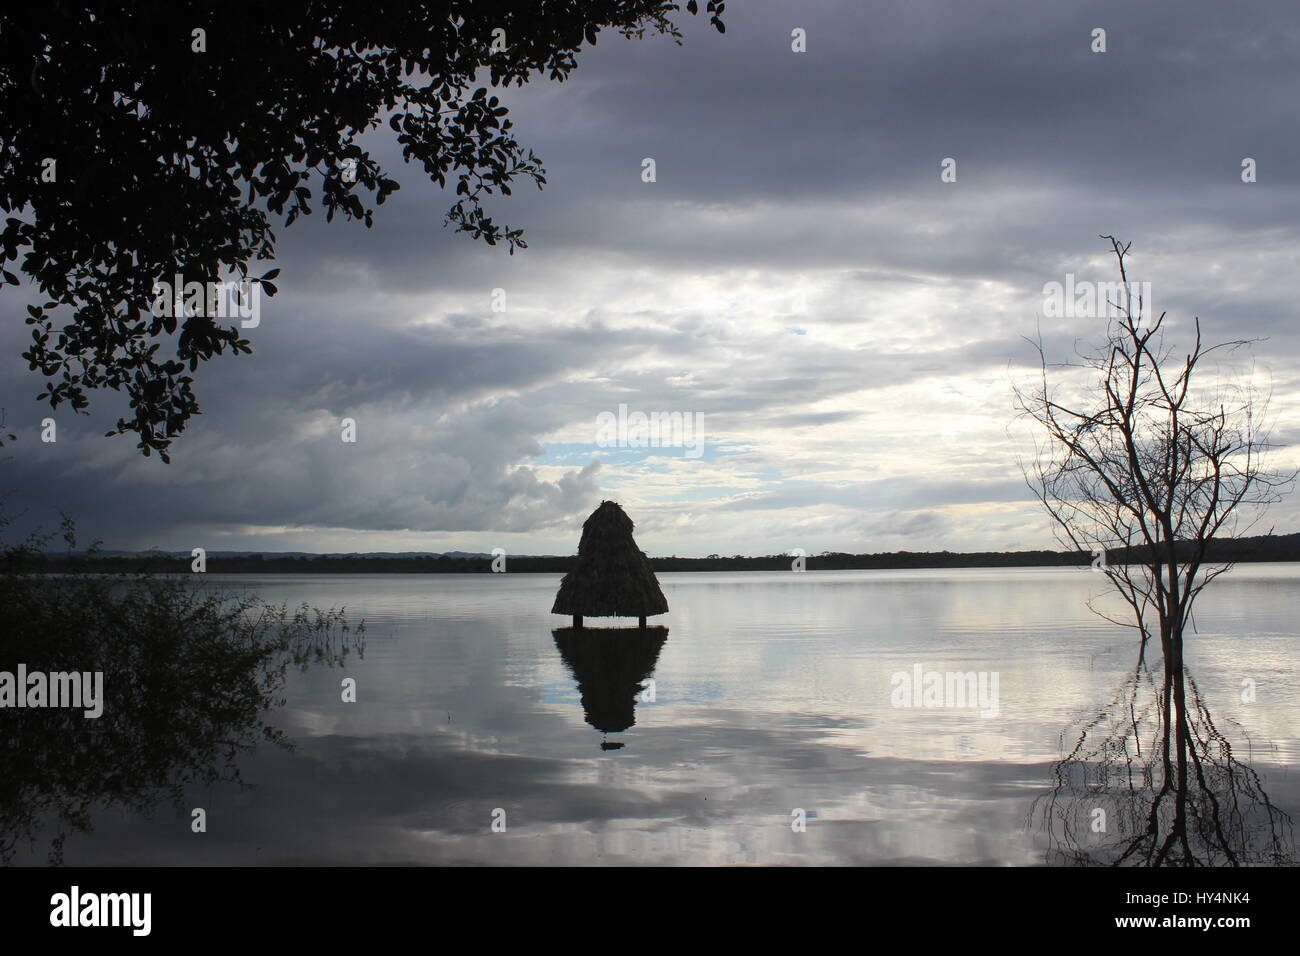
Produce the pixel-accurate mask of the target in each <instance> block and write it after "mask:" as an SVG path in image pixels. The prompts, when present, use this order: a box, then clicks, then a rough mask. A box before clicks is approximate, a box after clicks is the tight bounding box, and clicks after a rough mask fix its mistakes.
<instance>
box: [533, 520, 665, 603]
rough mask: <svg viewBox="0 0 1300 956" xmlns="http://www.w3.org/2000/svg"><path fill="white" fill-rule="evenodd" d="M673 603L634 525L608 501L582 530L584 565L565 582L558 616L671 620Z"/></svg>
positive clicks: (559, 595) (580, 555) (580, 554)
mask: <svg viewBox="0 0 1300 956" xmlns="http://www.w3.org/2000/svg"><path fill="white" fill-rule="evenodd" d="M667 612H668V601H667V599H666V598H665V597H664V592H663V591H661V590H660V589H659V581H658V580H657V579H656V578H655V573H654V571H653V570H651V568H650V562H649V561H648V560H647V559H646V556H645V555H644V554H642V553H641V549H640V548H638V547H637V546H636V541H635V540H633V538H632V519H631V518H629V517H628V516H627V513H626V512H624V511H623V509H622V508H620V507H619V506H618V505H617V504H615V503H614V502H612V501H602V502H601V503H600V507H599V508H597V509H596V510H595V511H593V512H592V513H591V517H589V518H588V519H587V520H586V521H585V522H584V523H583V525H582V540H581V541H580V542H579V543H578V563H577V565H576V566H575V567H574V569H573V570H572V571H570V572H569V573H568V574H566V575H565V576H564V580H563V581H561V582H560V590H559V592H558V593H557V594H556V595H555V606H554V607H552V608H551V613H552V614H581V615H582V616H584V617H642V616H647V617H648V616H649V615H652V614H666V613H667Z"/></svg>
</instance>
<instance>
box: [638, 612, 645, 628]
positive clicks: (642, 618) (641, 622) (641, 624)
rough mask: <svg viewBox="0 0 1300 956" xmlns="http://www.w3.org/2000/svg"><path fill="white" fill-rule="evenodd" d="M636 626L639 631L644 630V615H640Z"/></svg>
mask: <svg viewBox="0 0 1300 956" xmlns="http://www.w3.org/2000/svg"><path fill="white" fill-rule="evenodd" d="M638 626H639V627H640V628H641V630H643V631H644V630H645V615H644V614H642V615H641V620H640V622H639V624H638Z"/></svg>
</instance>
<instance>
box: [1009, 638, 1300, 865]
mask: <svg viewBox="0 0 1300 956" xmlns="http://www.w3.org/2000/svg"><path fill="white" fill-rule="evenodd" d="M1175 683H1177V684H1181V685H1182V686H1181V687H1178V686H1174V685H1175ZM1242 739H1243V740H1246V741H1247V744H1248V743H1249V741H1248V739H1247V738H1245V735H1244V732H1243V733H1242ZM1035 815H1039V816H1041V818H1042V825H1043V828H1044V830H1045V832H1046V834H1047V836H1048V839H1049V844H1050V848H1049V850H1048V862H1049V863H1054V864H1057V865H1075V866H1144V867H1160V866H1286V865H1291V864H1292V863H1293V861H1294V855H1295V853H1294V850H1295V848H1294V835H1293V830H1292V821H1291V818H1290V817H1289V816H1288V815H1287V814H1286V813H1284V812H1283V811H1282V810H1280V809H1278V808H1277V807H1276V806H1274V805H1273V803H1272V801H1271V800H1270V799H1269V796H1268V794H1267V793H1266V792H1265V790H1264V786H1263V781H1262V779H1261V777H1260V775H1259V773H1257V772H1256V771H1255V770H1254V769H1252V767H1251V766H1249V764H1247V763H1243V762H1242V761H1241V760H1240V759H1238V757H1237V753H1236V751H1235V749H1234V746H1233V744H1232V742H1230V741H1229V739H1228V738H1227V737H1226V736H1225V735H1224V733H1223V732H1222V731H1221V730H1220V728H1219V727H1218V725H1217V724H1216V723H1215V721H1214V718H1213V717H1212V716H1211V714H1210V711H1209V708H1208V707H1207V706H1206V704H1205V701H1204V700H1203V698H1202V697H1201V694H1200V691H1199V690H1198V688H1197V686H1196V682H1195V680H1193V678H1192V676H1191V675H1190V674H1188V673H1186V671H1185V669H1183V668H1181V667H1180V668H1179V669H1178V670H1177V671H1176V672H1172V673H1171V672H1168V671H1166V674H1165V675H1161V679H1160V682H1159V684H1157V681H1156V678H1155V677H1153V675H1152V673H1151V671H1150V669H1149V668H1148V667H1147V666H1146V663H1145V660H1139V662H1138V664H1137V666H1136V667H1135V668H1134V670H1133V671H1132V672H1131V673H1130V674H1129V676H1128V678H1127V679H1126V680H1125V682H1124V684H1123V685H1122V686H1121V688H1120V689H1119V691H1118V692H1117V693H1116V694H1115V696H1114V697H1113V698H1112V699H1111V700H1110V702H1109V703H1108V704H1107V705H1106V706H1105V707H1103V708H1102V710H1101V711H1100V712H1099V713H1098V714H1097V715H1096V717H1094V718H1093V719H1092V720H1090V721H1089V722H1088V723H1087V724H1086V725H1085V726H1084V727H1083V729H1082V730H1081V731H1080V733H1079V736H1078V739H1077V741H1076V742H1075V745H1074V747H1073V749H1072V750H1071V751H1070V753H1069V754H1068V755H1067V756H1066V757H1065V758H1064V759H1063V760H1061V761H1060V762H1059V763H1058V764H1057V765H1056V767H1055V784H1054V786H1053V787H1052V790H1051V791H1050V792H1049V793H1047V794H1045V795H1044V796H1042V797H1040V798H1039V799H1038V800H1036V801H1035V802H1034V807H1033V809H1032V810H1031V812H1030V816H1031V819H1032V818H1033V817H1034V816H1035Z"/></svg>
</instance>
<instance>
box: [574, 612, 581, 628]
mask: <svg viewBox="0 0 1300 956" xmlns="http://www.w3.org/2000/svg"><path fill="white" fill-rule="evenodd" d="M573 626H574V627H582V615H581V614H575V615H573Z"/></svg>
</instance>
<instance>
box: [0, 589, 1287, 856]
mask: <svg viewBox="0 0 1300 956" xmlns="http://www.w3.org/2000/svg"><path fill="white" fill-rule="evenodd" d="M208 577H209V583H217V582H219V583H220V586H222V587H230V588H236V589H240V588H247V589H249V590H253V591H256V592H258V593H259V594H261V595H262V596H263V597H265V598H267V599H269V600H271V601H274V602H276V603H281V602H283V603H287V604H289V605H291V606H294V605H298V604H300V603H302V602H307V603H308V604H311V605H314V606H320V607H331V606H333V607H338V606H341V605H345V606H346V607H347V612H348V617H349V619H350V620H351V621H353V622H356V621H358V620H361V619H364V620H365V623H366V635H365V647H364V656H363V657H361V658H355V657H354V658H351V659H349V660H348V661H347V662H346V664H345V665H344V666H342V667H334V668H330V667H326V666H312V667H309V668H308V669H307V670H305V671H298V670H292V671H291V672H290V674H289V678H288V683H287V685H286V688H285V692H284V694H283V697H284V704H283V706H279V707H276V708H274V709H273V710H272V711H271V712H270V713H269V715H268V720H269V721H270V722H271V723H272V724H273V725H274V726H276V727H279V728H282V729H283V730H284V731H285V733H286V734H287V737H288V740H289V742H290V744H291V747H290V748H285V747H281V746H275V745H271V744H262V745H259V746H257V747H256V748H255V749H254V750H252V751H251V752H249V753H247V754H245V755H243V756H242V757H240V758H239V759H238V769H239V772H240V774H241V776H242V778H243V781H244V786H242V787H241V786H238V785H236V784H233V783H221V784H217V785H203V786H194V787H191V788H189V789H188V790H187V791H186V792H185V793H184V797H183V801H182V802H183V804H184V806H185V807H186V808H193V807H202V808H204V810H205V811H206V814H207V832H206V833H201V834H196V833H192V832H191V827H190V820H191V817H190V813H189V812H188V809H186V810H184V811H183V812H181V811H178V809H177V808H176V807H174V806H173V805H171V804H170V803H168V802H167V801H160V802H159V804H158V805H157V807H156V808H155V809H154V810H153V811H152V812H151V813H141V812H139V811H126V810H123V809H121V808H120V807H113V806H110V807H107V808H97V809H95V810H94V811H93V812H92V813H91V816H90V821H91V829H90V830H89V831H88V832H83V833H77V832H73V833H70V834H69V835H68V837H67V840H66V843H65V845H64V859H65V861H66V862H67V863H68V864H164V865H173V864H174V865H203V864H339V863H342V864H380V863H382V864H406V863H415V864H420V863H469V864H593V863H600V864H657V863H674V864H795V865H807V864H934V863H942V864H1031V865H1034V864H1042V863H1044V862H1049V861H1050V860H1049V857H1048V856H1047V854H1048V851H1049V850H1050V848H1051V840H1050V839H1049V837H1048V836H1047V835H1046V834H1045V833H1044V830H1043V827H1042V826H1041V825H1040V824H1039V823H1038V822H1037V821H1036V820H1035V816H1034V813H1033V809H1034V806H1035V803H1034V801H1035V799H1036V798H1041V797H1042V795H1043V794H1044V793H1046V792H1047V790H1048V789H1049V785H1050V784H1051V782H1052V779H1053V764H1054V763H1055V761H1057V760H1058V759H1059V758H1060V757H1062V756H1063V754H1064V753H1065V752H1066V751H1068V749H1069V748H1070V746H1072V744H1073V741H1074V739H1075V737H1076V736H1077V734H1078V731H1079V728H1080V727H1081V725H1082V723H1083V722H1084V721H1085V720H1087V719H1089V718H1091V717H1095V716H1097V715H1098V713H1099V712H1100V710H1101V708H1102V707H1103V705H1105V704H1106V702H1107V701H1109V700H1110V699H1111V698H1112V697H1113V696H1114V695H1115V693H1116V691H1117V690H1118V689H1119V688H1120V687H1121V685H1122V684H1123V682H1124V679H1125V676H1126V674H1127V673H1128V672H1129V671H1130V670H1131V669H1132V666H1133V662H1134V657H1135V642H1134V638H1133V635H1132V632H1130V631H1128V630H1125V629H1123V628H1120V627H1116V626H1115V625H1112V624H1108V623H1106V622H1104V621H1102V620H1101V619H1099V618H1098V617H1096V616H1095V615H1093V614H1092V613H1091V612H1090V611H1089V610H1088V609H1087V607H1086V606H1085V602H1086V601H1087V600H1088V599H1089V597H1090V595H1094V594H1100V593H1102V592H1103V590H1104V581H1103V580H1102V578H1101V576H1100V575H1094V574H1090V573H1089V572H1088V571H1087V570H1086V569H1038V568H1030V569H1024V568H1015V569H961V570H924V571H851V572H817V571H809V572H807V573H803V574H795V573H790V572H786V573H721V574H711V573H676V574H663V575H661V576H660V581H661V584H662V586H663V590H664V592H665V594H666V595H667V597H668V601H669V605H670V606H671V607H672V611H671V613H670V614H668V615H665V616H664V617H662V618H659V619H656V621H657V622H659V623H662V624H664V625H665V626H666V627H667V628H668V629H669V630H668V633H667V636H666V639H665V640H663V641H662V643H661V644H660V642H659V638H660V637H662V634H661V633H657V632H651V633H650V634H649V635H648V636H646V637H642V636H639V635H636V634H635V632H632V634H631V635H629V636H626V639H625V638H624V637H613V636H610V635H590V636H588V637H587V638H586V643H583V641H582V640H581V639H577V638H567V637H565V635H564V634H561V639H560V640H559V641H557V638H556V637H555V635H553V633H552V631H553V629H554V628H557V627H560V626H562V625H565V624H567V621H566V620H565V619H563V618H559V617H556V616H552V615H551V614H549V613H548V611H549V609H550V605H551V601H552V599H553V597H554V594H555V590H556V587H557V585H558V582H559V576H558V575H517V574H480V575H425V576H422V575H396V574H393V575H314V576H302V577H293V576H285V575H266V576H260V577H251V576H217V575H209V576H208ZM1298 607H1300V566H1296V565H1244V566H1241V567H1238V568H1236V569H1235V570H1234V571H1232V572H1231V573H1230V574H1229V575H1227V576H1225V577H1223V578H1220V579H1219V580H1218V581H1217V582H1216V583H1215V584H1213V585H1211V587H1210V588H1209V589H1208V590H1207V591H1206V592H1205V594H1204V595H1203V596H1202V598H1201V601H1200V603H1199V604H1198V610H1197V614H1196V627H1197V633H1196V634H1194V635H1190V636H1189V638H1188V667H1189V671H1190V673H1191V674H1192V675H1193V677H1194V678H1195V681H1196V683H1197V686H1198V687H1199V690H1200V693H1201V695H1202V697H1203V703H1204V705H1205V706H1206V707H1207V708H1208V710H1209V711H1211V712H1212V713H1213V717H1214V721H1215V723H1216V725H1217V726H1218V728H1219V730H1221V731H1222V732H1223V733H1224V735H1225V736H1227V737H1228V738H1229V739H1230V740H1232V741H1233V742H1234V743H1235V744H1236V754H1237V757H1238V758H1239V759H1242V760H1244V761H1247V762H1248V763H1249V764H1250V766H1251V767H1253V768H1254V769H1255V770H1256V771H1257V772H1258V773H1259V774H1260V780H1261V784H1262V786H1264V787H1266V788H1267V792H1268V795H1269V797H1270V798H1271V800H1272V802H1273V803H1274V804H1275V805H1276V806H1277V807H1279V808H1280V809H1282V810H1285V811H1287V812H1290V813H1291V814H1293V815H1296V814H1297V813H1298V812H1300V785H1298V784H1297V775H1296V770H1297V766H1300V739H1298V738H1297V734H1298V733H1300V675H1298V674H1297V668H1296V659H1297V653H1296V651H1297V637H1296V620H1297V609H1298ZM587 623H588V624H589V625H590V624H591V623H593V622H592V621H590V620H589V621H588V622H587ZM595 623H601V622H595ZM617 623H620V624H626V623H627V622H617ZM633 623H634V622H633ZM593 640H596V641H601V640H603V643H596V644H593V643H591V642H592V641H593ZM620 641H621V642H623V643H622V645H621V646H618V647H612V646H611V642H620ZM656 655H657V656H656ZM1154 657H1155V659H1156V660H1158V649H1156V650H1155V651H1154ZM566 658H567V660H566ZM917 666H919V667H920V668H921V670H922V671H923V672H927V673H928V672H949V671H953V672H976V673H977V674H978V673H981V672H982V673H983V674H984V675H986V677H987V676H991V675H993V674H996V675H997V685H996V690H997V699H996V711H997V712H996V714H993V713H990V711H991V710H992V709H993V708H991V707H990V706H988V704H989V701H988V700H987V699H986V700H985V701H984V704H985V706H984V707H982V708H981V707H978V706H965V707H943V708H939V707H904V706H895V704H897V703H898V699H897V694H898V693H901V691H899V690H898V689H897V688H896V686H895V684H894V683H892V682H891V675H894V674H895V673H898V672H903V673H906V674H909V675H910V674H912V673H913V672H914V669H915V668H916V667H917ZM651 667H652V673H651V672H650V670H649V669H650V668H651ZM647 673H650V676H652V678H653V685H645V686H644V688H642V681H643V679H644V678H645V676H646V674H647ZM344 678H352V679H354V680H355V681H356V701H355V703H345V702H344V701H343V700H342V699H341V697H342V694H341V689H340V688H341V682H342V680H343V679H344ZM1243 681H1250V682H1253V687H1254V692H1255V699H1254V700H1253V701H1249V700H1243V696H1247V697H1248V696H1249V695H1248V694H1247V695H1243ZM579 683H581V684H582V690H581V691H580V689H579ZM909 687H910V681H909ZM990 689H991V688H990ZM638 694H639V696H640V697H641V698H643V699H634V695H638ZM651 696H652V697H653V699H650V698H651ZM631 720H634V721H635V723H634V724H631V725H630V726H629V722H630V721H631ZM598 728H599V729H598ZM602 744H605V748H603V747H602ZM616 744H622V746H621V747H612V746H611V745H616ZM800 810H802V811H803V817H804V819H806V829H804V830H803V831H802V832H799V831H798V830H797V829H796V828H795V827H792V822H793V821H795V820H797V818H798V816H799V814H798V811H800ZM499 811H504V814H502V813H500V812H499ZM502 817H504V826H505V828H504V832H497V831H494V829H493V826H492V825H493V821H494V819H496V820H498V821H500V820H501V819H502ZM46 850H47V847H46V846H42V845H39V843H38V845H37V846H36V847H35V848H33V849H31V850H22V851H20V852H19V854H18V856H17V858H16V862H20V863H43V862H44V860H45V856H46Z"/></svg>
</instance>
